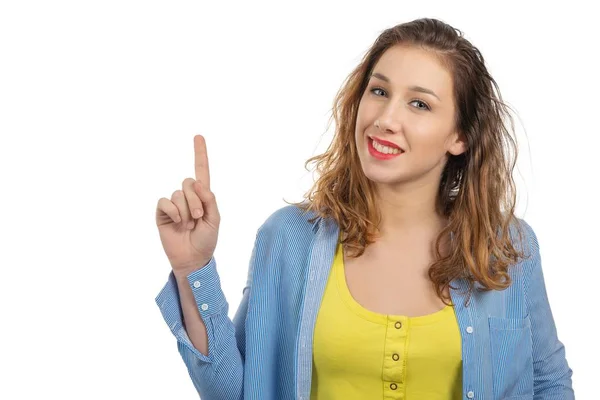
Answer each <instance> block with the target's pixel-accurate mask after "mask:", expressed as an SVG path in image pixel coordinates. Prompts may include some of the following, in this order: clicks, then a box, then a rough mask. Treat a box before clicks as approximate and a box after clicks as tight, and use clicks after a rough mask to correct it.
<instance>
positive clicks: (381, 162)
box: [355, 45, 465, 187]
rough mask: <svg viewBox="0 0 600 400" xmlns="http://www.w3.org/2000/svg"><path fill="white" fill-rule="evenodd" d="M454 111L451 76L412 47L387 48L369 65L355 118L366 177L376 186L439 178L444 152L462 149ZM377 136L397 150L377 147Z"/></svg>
mask: <svg viewBox="0 0 600 400" xmlns="http://www.w3.org/2000/svg"><path fill="white" fill-rule="evenodd" d="M454 115H455V104H454V97H453V82H452V76H451V75H450V73H449V72H448V71H447V70H446V68H445V67H443V66H442V65H441V64H440V62H439V61H438V60H437V59H436V58H435V56H433V55H432V54H431V53H428V52H427V51H425V50H423V49H420V48H417V47H408V46H404V45H397V46H394V47H391V48H389V49H388V50H387V51H386V52H385V53H384V54H383V55H382V56H381V58H380V59H379V61H378V62H377V64H376V65H375V67H374V68H373V74H372V75H371V76H370V77H369V82H368V85H367V88H366V89H365V92H364V94H363V96H362V98H361V100H360V104H359V108H358V115H357V119H356V131H355V140H356V147H357V150H358V155H359V158H360V162H361V165H362V169H363V171H364V173H365V175H366V176H367V178H369V179H370V180H372V181H374V182H375V183H377V184H378V186H379V185H392V186H393V187H397V186H398V185H402V184H403V183H411V182H413V183H417V184H419V185H420V184H427V183H432V184H436V183H439V179H440V178H441V173H442V171H443V168H444V165H445V164H446V161H447V159H448V153H450V154H453V155H458V154H461V153H462V152H464V151H465V145H464V142H462V141H459V135H458V134H457V133H456V131H455V124H454ZM376 121H377V124H378V125H379V128H378V127H377V126H375V123H376ZM373 140H375V143H374V142H373ZM382 141H387V142H390V143H391V144H392V145H391V147H392V148H393V147H397V148H400V149H401V150H397V149H396V150H390V146H388V147H381V143H382ZM378 150H379V151H378ZM380 151H381V152H383V153H396V154H387V155H382V153H381V152H380Z"/></svg>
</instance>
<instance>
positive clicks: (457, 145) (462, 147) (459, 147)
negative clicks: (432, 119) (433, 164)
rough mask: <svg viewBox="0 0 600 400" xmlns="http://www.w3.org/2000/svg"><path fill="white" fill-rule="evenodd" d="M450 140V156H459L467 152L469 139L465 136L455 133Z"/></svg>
mask: <svg viewBox="0 0 600 400" xmlns="http://www.w3.org/2000/svg"><path fill="white" fill-rule="evenodd" d="M450 139H451V142H450V147H449V148H448V152H449V153H450V154H452V155H454V156H458V155H460V154H462V153H464V152H465V151H467V138H466V136H465V135H464V134H462V133H460V132H455V133H453V134H452V137H451V138H450Z"/></svg>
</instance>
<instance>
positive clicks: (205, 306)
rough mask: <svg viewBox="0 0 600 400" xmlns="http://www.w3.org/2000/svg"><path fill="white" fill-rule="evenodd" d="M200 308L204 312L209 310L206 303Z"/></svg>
mask: <svg viewBox="0 0 600 400" xmlns="http://www.w3.org/2000/svg"><path fill="white" fill-rule="evenodd" d="M200 308H202V311H206V310H208V304H206V303H204V304H202V306H201V307H200Z"/></svg>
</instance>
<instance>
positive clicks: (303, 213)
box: [258, 205, 319, 235]
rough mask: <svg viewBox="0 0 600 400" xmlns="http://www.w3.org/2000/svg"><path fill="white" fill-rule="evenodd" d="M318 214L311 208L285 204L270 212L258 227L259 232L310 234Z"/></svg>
mask: <svg viewBox="0 0 600 400" xmlns="http://www.w3.org/2000/svg"><path fill="white" fill-rule="evenodd" d="M318 220H319V218H318V216H317V215H316V213H315V212H314V211H312V210H308V211H307V210H305V209H302V208H301V207H299V206H297V205H287V206H284V207H281V208H279V209H277V210H275V211H274V212H272V213H271V214H270V215H269V216H268V217H267V218H266V220H265V222H264V223H263V224H262V225H261V226H260V228H259V229H258V231H259V234H260V233H263V234H270V235H272V234H293V235H312V234H314V231H315V227H316V225H317V224H318Z"/></svg>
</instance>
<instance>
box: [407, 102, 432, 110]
mask: <svg viewBox="0 0 600 400" xmlns="http://www.w3.org/2000/svg"><path fill="white" fill-rule="evenodd" d="M411 103H417V104H420V105H423V106H424V108H423V107H419V106H417V108H418V109H419V110H430V108H429V106H428V105H427V103H425V102H424V101H421V100H413V101H411Z"/></svg>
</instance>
